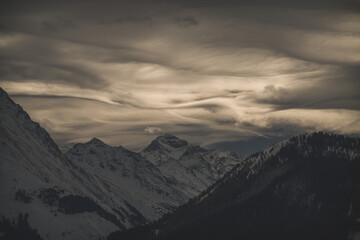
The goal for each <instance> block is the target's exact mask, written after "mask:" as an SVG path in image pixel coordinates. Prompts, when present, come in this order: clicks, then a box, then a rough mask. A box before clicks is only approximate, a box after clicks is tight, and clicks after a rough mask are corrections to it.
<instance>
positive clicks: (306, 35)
mask: <svg viewBox="0 0 360 240" xmlns="http://www.w3.org/2000/svg"><path fill="white" fill-rule="evenodd" d="M0 5H1V7H0V65H1V66H0V85H2V87H4V89H5V90H7V91H9V93H10V94H12V96H14V97H15V98H16V99H17V100H19V101H20V103H21V104H22V105H24V106H25V108H26V110H28V111H29V113H30V114H31V115H32V116H34V118H35V119H38V120H41V119H45V120H42V122H43V124H44V125H45V126H47V127H48V128H51V130H50V131H51V133H52V134H53V136H54V137H55V138H56V139H57V140H59V139H60V140H59V141H61V142H67V141H85V140H88V139H90V138H92V137H93V136H98V137H99V136H103V137H104V138H105V140H107V142H109V143H114V144H115V145H118V144H124V143H125V145H126V144H127V146H130V147H133V148H134V149H140V148H141V147H142V146H143V145H145V144H147V143H148V142H149V141H150V140H151V138H152V137H153V136H152V135H156V134H161V133H164V132H170V133H173V134H176V135H179V136H182V137H184V138H185V139H188V140H190V141H194V142H196V143H203V144H204V145H206V146H220V147H223V148H224V149H226V146H230V145H231V142H235V143H237V144H240V143H241V142H242V143H244V141H246V139H250V140H249V142H250V143H249V144H250V145H251V146H253V145H254V144H256V142H271V139H279V138H281V137H285V136H289V135H291V134H297V133H300V132H305V131H312V130H329V131H336V132H340V133H353V132H355V133H358V132H359V129H360V128H359V127H360V125H359V124H360V123H359V118H360V113H359V110H360V96H359V92H358V89H360V83H359V81H360V80H359V79H360V71H359V69H360V54H359V53H360V49H359V46H360V27H359V26H360V17H359V16H360V15H359V9H360V2H359V1H348V0H345V1H338V0H317V1H313V0H303V1H285V0H277V1H267V0H251V1H250V0H242V1H235V0H225V1H215V0H206V1H205V0H193V1H181V0H177V1H162V0H155V1H145V0H143V1H127V0H125V1H106V0H105V1H3V2H1V4H0ZM45 98H46V101H44V99H45ZM94 109H96V114H94ZM45 110H46V111H45ZM60 113H61V114H60ZM299 116H301V117H299ZM99 123H101V124H99ZM84 126H85V127H84ZM124 136H126V137H124ZM251 139H253V140H251ZM264 139H270V140H269V141H267V140H264ZM263 140H264V141H263ZM222 142H224V144H223V145H222V144H221V143H222ZM250 145H248V146H249V148H251V149H255V148H252V147H251V146H250ZM231 146H232V145H231Z"/></svg>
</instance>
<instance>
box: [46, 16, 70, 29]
mask: <svg viewBox="0 0 360 240" xmlns="http://www.w3.org/2000/svg"><path fill="white" fill-rule="evenodd" d="M42 25H43V27H42V30H43V31H45V32H57V31H59V30H61V29H66V28H74V27H75V24H74V22H73V21H72V20H71V19H66V18H63V17H61V16H55V17H54V18H53V19H51V20H50V21H44V22H43V24H42Z"/></svg>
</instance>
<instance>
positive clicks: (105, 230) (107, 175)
mask: <svg viewBox="0 0 360 240" xmlns="http://www.w3.org/2000/svg"><path fill="white" fill-rule="evenodd" d="M171 139H172V140H171ZM175 142H183V143H184V146H183V148H182V147H181V146H179V147H177V146H176V143H175ZM156 143H159V144H160V145H161V146H160V148H158V149H157V150H154V151H151V146H153V145H154V144H156ZM159 154H164V156H163V155H161V157H162V158H161V159H160V158H158V157H160V155H159ZM165 154H166V156H165ZM0 160H1V161H0V187H1V191H0V206H1V208H0V223H1V225H0V226H1V228H0V234H1V235H0V236H2V237H4V238H5V239H6V238H15V239H16V238H18V239H24V238H25V239H100V238H102V237H104V236H106V235H108V234H109V233H110V232H113V231H116V230H124V229H127V228H129V227H133V226H138V225H142V224H145V223H148V222H149V221H153V220H155V219H158V218H159V217H161V216H162V215H164V214H165V213H168V212H169V211H171V210H173V209H174V208H176V207H177V206H179V205H180V204H183V203H185V202H186V201H187V200H188V199H189V197H193V196H195V195H196V194H197V193H199V192H200V191H201V190H203V189H205V188H206V187H208V186H209V185H210V184H212V183H213V182H215V181H216V180H217V179H219V178H220V176H222V175H223V174H224V173H225V172H226V171H227V170H229V169H230V168H231V167H232V166H234V165H235V164H236V163H238V162H239V160H240V159H239V158H238V157H237V155H236V154H233V153H221V152H218V151H214V150H205V149H202V148H200V147H196V146H193V145H190V144H188V143H187V142H185V141H183V140H180V139H178V138H176V137H174V136H171V135H165V136H162V137H159V138H157V139H156V140H154V141H153V143H152V144H150V146H149V147H147V148H146V149H145V150H144V151H143V152H141V153H135V152H132V151H129V150H127V149H125V148H123V147H111V146H109V145H106V144H105V143H104V142H102V141H101V140H99V139H96V138H94V139H92V140H91V141H89V142H87V143H80V144H75V145H74V146H73V147H72V148H71V149H70V150H69V151H68V152H67V154H66V155H64V154H62V152H61V151H60V150H59V148H58V146H57V145H56V143H55V142H54V141H53V140H52V139H51V137H50V135H49V134H48V133H47V132H46V131H45V130H44V129H43V128H41V127H40V125H39V124H38V123H36V122H33V121H32V120H31V118H30V117H29V115H28V114H27V113H26V112H25V111H23V109H22V108H21V107H20V106H19V105H17V104H16V103H14V102H13V101H12V100H11V99H10V98H9V97H8V95H7V93H6V92H5V91H4V90H2V89H1V88H0ZM179 173H180V174H179ZM19 234H20V235H19ZM21 234H22V235H21Z"/></svg>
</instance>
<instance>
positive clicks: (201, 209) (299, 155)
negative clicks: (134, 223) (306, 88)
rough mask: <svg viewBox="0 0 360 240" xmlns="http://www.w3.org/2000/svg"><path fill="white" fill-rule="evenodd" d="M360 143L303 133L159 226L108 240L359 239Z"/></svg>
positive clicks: (263, 153) (231, 174) (230, 176)
mask: <svg viewBox="0 0 360 240" xmlns="http://www.w3.org/2000/svg"><path fill="white" fill-rule="evenodd" d="M359 173H360V139H359V138H358V137H349V136H348V137H346V136H342V135H336V134H328V133H322V132H318V133H312V134H301V135H299V136H295V137H292V138H290V139H288V140H286V141H283V142H280V143H278V144H276V145H273V146H271V147H269V148H267V149H265V150H263V151H261V152H258V153H256V154H253V155H252V156H250V157H248V158H247V159H245V160H244V161H242V162H241V163H240V164H238V165H237V166H235V167H234V168H233V169H232V170H230V171H229V172H228V173H226V174H225V176H224V177H222V178H221V179H220V180H219V181H218V182H217V183H215V184H213V185H211V186H210V187H209V188H208V189H207V190H205V191H203V192H202V193H201V194H200V195H199V196H197V197H195V198H193V199H191V200H190V201H189V202H188V203H187V204H185V205H182V206H180V207H179V208H178V209H177V210H176V211H175V212H174V213H172V214H168V215H167V216H165V217H163V218H162V219H161V220H159V221H157V222H156V223H154V224H152V225H148V226H143V227H137V228H134V229H132V230H130V231H125V232H116V233H113V234H111V235H110V236H109V238H108V239H299V240H300V239H359V237H360V174H359Z"/></svg>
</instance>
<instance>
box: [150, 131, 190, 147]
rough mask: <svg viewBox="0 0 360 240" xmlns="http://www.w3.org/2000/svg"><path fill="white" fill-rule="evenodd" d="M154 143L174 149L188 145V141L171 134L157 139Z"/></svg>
mask: <svg viewBox="0 0 360 240" xmlns="http://www.w3.org/2000/svg"><path fill="white" fill-rule="evenodd" d="M154 141H156V142H159V143H161V144H165V145H168V146H171V147H174V148H179V147H183V146H186V145H188V142H187V141H185V140H182V139H179V138H178V137H176V136H174V135H172V134H169V133H167V134H165V135H162V136H159V137H157V138H156V139H155V140H154Z"/></svg>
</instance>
